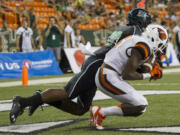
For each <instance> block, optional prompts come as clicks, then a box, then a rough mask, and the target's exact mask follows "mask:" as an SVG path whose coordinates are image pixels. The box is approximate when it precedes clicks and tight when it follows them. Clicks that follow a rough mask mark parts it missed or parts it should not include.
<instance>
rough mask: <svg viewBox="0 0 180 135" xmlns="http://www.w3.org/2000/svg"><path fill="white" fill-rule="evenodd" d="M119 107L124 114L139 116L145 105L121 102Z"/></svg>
mask: <svg viewBox="0 0 180 135" xmlns="http://www.w3.org/2000/svg"><path fill="white" fill-rule="evenodd" d="M121 108H122V111H123V114H124V116H139V115H141V114H143V113H144V112H145V111H146V105H139V106H134V105H131V104H126V103H123V104H122V106H121Z"/></svg>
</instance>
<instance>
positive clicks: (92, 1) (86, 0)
mask: <svg viewBox="0 0 180 135" xmlns="http://www.w3.org/2000/svg"><path fill="white" fill-rule="evenodd" d="M83 2H84V3H85V4H87V5H90V6H94V5H95V2H94V0H83Z"/></svg>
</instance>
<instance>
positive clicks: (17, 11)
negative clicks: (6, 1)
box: [15, 4, 22, 28]
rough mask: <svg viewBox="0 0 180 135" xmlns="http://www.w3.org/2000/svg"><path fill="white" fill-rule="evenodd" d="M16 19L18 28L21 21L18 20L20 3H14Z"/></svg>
mask: <svg viewBox="0 0 180 135" xmlns="http://www.w3.org/2000/svg"><path fill="white" fill-rule="evenodd" d="M15 11H16V13H15V15H16V20H17V25H18V28H19V27H21V22H20V18H21V14H22V12H21V9H20V5H19V4H16V10H15Z"/></svg>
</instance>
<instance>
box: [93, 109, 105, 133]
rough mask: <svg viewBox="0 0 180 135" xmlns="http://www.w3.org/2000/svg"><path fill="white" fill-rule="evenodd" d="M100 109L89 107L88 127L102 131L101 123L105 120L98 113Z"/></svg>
mask: <svg viewBox="0 0 180 135" xmlns="http://www.w3.org/2000/svg"><path fill="white" fill-rule="evenodd" d="M100 109H101V107H99V106H91V107H90V126H91V127H95V128H96V129H98V130H102V129H104V127H103V126H102V121H103V119H105V118H106V117H105V116H103V115H102V114H101V113H100V112H99V111H100Z"/></svg>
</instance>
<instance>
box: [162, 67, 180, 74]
mask: <svg viewBox="0 0 180 135" xmlns="http://www.w3.org/2000/svg"><path fill="white" fill-rule="evenodd" d="M177 72H180V68H171V69H163V73H164V74H169V73H177Z"/></svg>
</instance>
